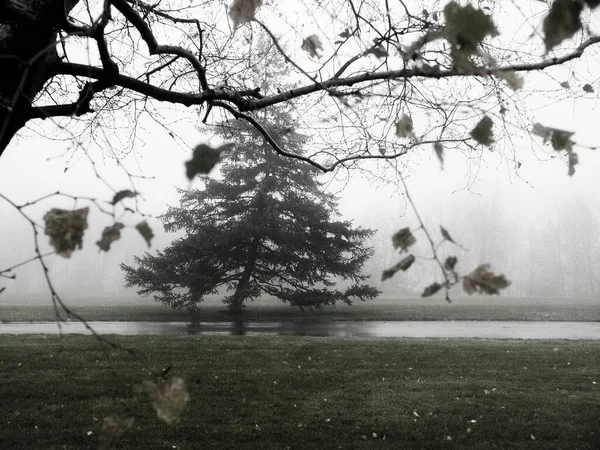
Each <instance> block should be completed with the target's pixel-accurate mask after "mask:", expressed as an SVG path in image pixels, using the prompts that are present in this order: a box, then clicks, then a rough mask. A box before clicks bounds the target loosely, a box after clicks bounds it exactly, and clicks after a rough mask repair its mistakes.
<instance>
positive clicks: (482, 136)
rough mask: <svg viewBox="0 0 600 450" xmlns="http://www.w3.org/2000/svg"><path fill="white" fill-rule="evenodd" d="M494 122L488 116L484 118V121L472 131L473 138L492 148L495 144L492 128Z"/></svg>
mask: <svg viewBox="0 0 600 450" xmlns="http://www.w3.org/2000/svg"><path fill="white" fill-rule="evenodd" d="M493 126H494V122H492V119H490V118H489V117H488V116H484V117H483V119H481V120H480V121H479V123H478V124H477V125H476V126H475V128H473V130H471V137H472V138H473V139H475V140H476V141H477V142H478V143H480V144H483V145H485V146H488V147H489V146H490V145H492V144H493V143H494V132H493V131H492V127H493Z"/></svg>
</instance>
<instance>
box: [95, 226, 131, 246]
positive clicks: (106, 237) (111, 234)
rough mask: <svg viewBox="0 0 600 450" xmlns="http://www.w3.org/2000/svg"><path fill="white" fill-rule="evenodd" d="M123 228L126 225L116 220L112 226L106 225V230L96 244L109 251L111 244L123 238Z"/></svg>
mask: <svg viewBox="0 0 600 450" xmlns="http://www.w3.org/2000/svg"><path fill="white" fill-rule="evenodd" d="M123 228H125V225H123V224H122V223H121V222H116V223H115V224H113V225H112V226H110V227H105V228H104V231H102V238H100V240H99V241H98V242H96V245H97V246H98V247H100V250H103V251H105V252H107V251H109V250H110V244H112V243H113V242H114V241H118V240H119V239H121V230H122V229H123Z"/></svg>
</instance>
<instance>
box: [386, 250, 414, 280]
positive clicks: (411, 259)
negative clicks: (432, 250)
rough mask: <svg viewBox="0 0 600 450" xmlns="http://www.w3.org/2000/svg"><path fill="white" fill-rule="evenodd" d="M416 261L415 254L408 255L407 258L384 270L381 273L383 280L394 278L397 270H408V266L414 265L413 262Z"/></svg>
mask: <svg viewBox="0 0 600 450" xmlns="http://www.w3.org/2000/svg"><path fill="white" fill-rule="evenodd" d="M414 262H415V257H414V255H408V256H407V257H406V258H404V259H402V260H401V261H400V262H399V263H397V264H396V265H395V266H394V267H392V268H391V269H387V270H384V271H383V273H382V275H381V281H385V280H387V279H388V278H392V277H393V276H394V275H395V274H396V272H398V271H399V270H402V271H403V272H406V271H407V270H408V268H409V267H410V266H412V264H413V263H414Z"/></svg>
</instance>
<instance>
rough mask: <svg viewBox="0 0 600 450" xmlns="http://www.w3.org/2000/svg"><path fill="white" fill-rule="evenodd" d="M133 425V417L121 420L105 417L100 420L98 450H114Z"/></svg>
mask: <svg viewBox="0 0 600 450" xmlns="http://www.w3.org/2000/svg"><path fill="white" fill-rule="evenodd" d="M132 425H133V417H130V418H129V419H126V420H121V419H118V418H115V417H110V416H109V417H105V418H104V419H103V420H102V432H101V433H100V436H99V438H98V439H99V441H100V445H99V446H98V450H114V449H116V448H117V444H118V443H119V441H120V440H121V436H123V433H125V431H127V429H128V428H130V427H131V426H132Z"/></svg>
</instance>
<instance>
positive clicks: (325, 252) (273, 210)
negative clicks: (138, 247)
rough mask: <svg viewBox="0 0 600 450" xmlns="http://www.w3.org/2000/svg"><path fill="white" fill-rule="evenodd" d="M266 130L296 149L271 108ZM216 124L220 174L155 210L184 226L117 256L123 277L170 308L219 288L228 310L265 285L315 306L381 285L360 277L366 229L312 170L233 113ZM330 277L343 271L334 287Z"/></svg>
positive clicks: (294, 138)
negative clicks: (162, 240) (340, 210)
mask: <svg viewBox="0 0 600 450" xmlns="http://www.w3.org/2000/svg"><path fill="white" fill-rule="evenodd" d="M269 122H270V125H269V126H268V130H269V134H270V135H272V136H275V137H276V139H277V141H278V142H279V143H280V144H281V145H285V147H286V148H291V149H293V151H294V152H297V153H302V144H303V139H304V138H303V137H302V136H301V135H300V134H298V133H296V132H293V131H292V130H290V129H289V128H288V125H287V124H288V123H289V117H288V115H287V114H286V113H283V112H281V111H280V114H278V115H277V116H276V117H272V118H271V119H270V120H269ZM224 130H225V131H222V134H225V135H227V136H229V135H231V136H235V141H236V143H237V144H236V146H235V148H233V149H229V150H225V151H224V152H223V153H222V165H221V175H220V176H219V177H215V178H206V179H205V182H204V188H203V189H198V190H193V191H190V192H188V191H181V193H182V197H181V204H180V206H178V207H171V208H170V209H169V210H168V211H167V213H166V214H165V215H164V216H162V220H163V222H164V224H165V229H166V230H167V231H169V232H175V231H184V233H185V235H184V236H183V237H181V238H179V239H177V240H176V241H175V242H174V243H173V244H172V245H170V246H169V247H168V248H166V249H165V250H164V251H162V252H158V253H157V254H156V255H151V254H148V253H147V254H146V255H144V256H143V257H142V258H136V260H135V262H136V264H137V266H138V267H137V268H133V267H130V266H127V265H122V268H123V270H125V273H126V283H127V286H130V287H131V286H137V287H139V288H140V291H139V293H140V294H150V293H154V294H155V299H156V300H158V301H161V302H163V303H165V304H168V305H170V306H172V307H175V308H181V307H186V308H188V309H190V310H194V309H196V307H197V305H198V303H200V302H201V301H202V300H203V298H204V297H205V296H206V295H208V294H211V293H216V292H217V290H218V289H220V288H227V289H228V290H230V291H232V292H233V293H232V294H231V295H229V296H227V297H226V299H225V300H224V301H225V302H226V303H227V304H228V305H229V308H230V311H231V312H233V313H240V312H241V311H242V308H243V306H244V302H246V301H247V300H252V299H255V298H257V297H258V296H260V295H261V294H268V295H272V296H275V297H277V298H279V299H281V300H282V301H284V302H287V303H289V304H291V305H293V306H297V307H300V308H320V307H322V306H324V305H333V304H335V303H337V302H344V303H348V304H349V303H351V302H352V299H360V300H367V299H370V298H373V297H375V296H377V295H378V293H379V292H378V291H377V289H375V288H374V287H371V286H368V285H365V284H360V283H361V282H362V281H363V280H365V279H366V278H367V277H366V276H365V275H363V274H362V273H361V269H362V266H363V264H364V263H365V261H367V259H368V258H369V257H370V256H371V254H372V250H371V249H370V248H367V247H366V246H365V239H367V238H368V237H369V236H371V234H372V231H371V230H367V229H362V228H353V227H352V224H351V223H350V222H348V221H340V220H336V219H335V216H336V215H337V211H336V208H337V199H336V197H335V196H334V195H332V194H330V193H327V192H326V191H325V190H324V188H323V186H322V184H321V183H320V182H319V179H318V171H317V170H316V169H315V168H314V167H312V166H310V165H307V164H298V163H297V162H294V161H293V160H290V159H288V158H284V157H282V156H280V155H278V154H276V153H275V152H274V151H273V149H272V147H271V146H270V145H269V144H268V143H267V142H266V141H265V140H264V139H263V137H262V136H261V135H260V134H259V133H258V132H257V131H256V129H255V128H252V127H250V126H248V125H246V124H245V123H242V122H236V123H235V124H233V125H232V126H231V127H229V128H225V129H224ZM334 277H337V278H341V279H343V280H350V281H351V283H350V285H349V286H346V287H345V288H336V287H335V286H336V283H335V280H334Z"/></svg>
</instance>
